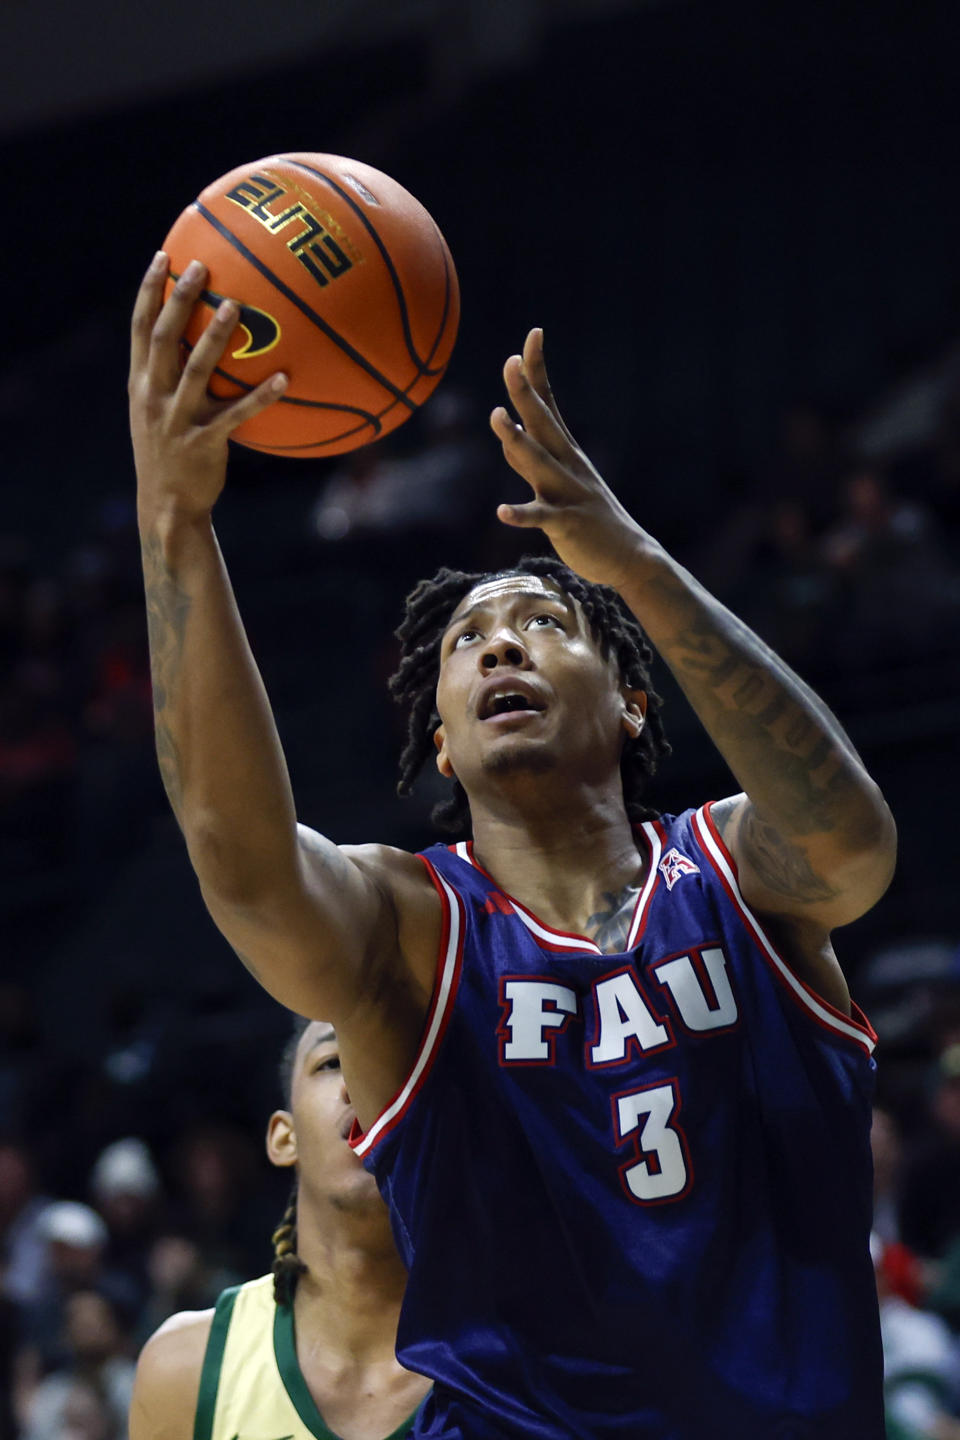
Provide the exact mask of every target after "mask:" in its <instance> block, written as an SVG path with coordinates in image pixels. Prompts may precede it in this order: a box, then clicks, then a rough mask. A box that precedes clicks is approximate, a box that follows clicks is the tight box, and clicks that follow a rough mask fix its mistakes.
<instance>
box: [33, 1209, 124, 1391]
mask: <svg viewBox="0 0 960 1440" xmlns="http://www.w3.org/2000/svg"><path fill="white" fill-rule="evenodd" d="M39 1232H40V1235H41V1236H42V1238H43V1240H44V1241H45V1242H46V1266H45V1270H44V1273H43V1275H42V1277H41V1279H40V1283H39V1285H38V1287H37V1289H36V1290H35V1291H34V1292H33V1293H31V1294H30V1295H28V1296H27V1297H26V1298H25V1299H24V1301H23V1302H22V1305H21V1314H22V1317H23V1336H24V1341H25V1343H26V1346H27V1348H28V1351H29V1352H30V1354H31V1356H32V1364H33V1367H34V1370H35V1373H37V1374H41V1373H43V1372H45V1371H47V1370H50V1369H53V1368H55V1367H57V1366H59V1365H62V1364H63V1363H64V1359H65V1356H64V1350H63V1344H64V1340H63V1337H64V1334H65V1328H66V1315H67V1310H68V1306H69V1302H70V1300H71V1297H72V1296H74V1295H75V1294H77V1293H78V1292H80V1291H91V1290H96V1291H97V1292H98V1293H100V1294H102V1295H103V1297H104V1300H105V1301H107V1300H109V1302H110V1303H111V1304H113V1305H114V1306H117V1307H120V1308H121V1309H123V1311H124V1312H125V1313H126V1314H130V1315H133V1314H134V1313H135V1307H136V1303H137V1292H136V1288H135V1286H133V1285H132V1284H131V1283H130V1282H129V1281H128V1280H127V1278H126V1277H125V1276H124V1275H123V1273H122V1272H120V1271H117V1270H114V1269H111V1268H109V1267H108V1266H107V1265H106V1263H105V1261H106V1249H107V1241H108V1239H109V1234H108V1231H107V1227H106V1225H105V1224H104V1222H103V1220H101V1218H100V1216H99V1215H98V1214H97V1212H96V1211H95V1210H92V1209H91V1208H90V1206H89V1205H82V1204H80V1203H79V1202H78V1201H75V1200H57V1201H54V1202H53V1203H52V1204H49V1205H47V1207H46V1209H45V1210H44V1211H43V1213H42V1214H41V1216H40V1220H39Z"/></svg>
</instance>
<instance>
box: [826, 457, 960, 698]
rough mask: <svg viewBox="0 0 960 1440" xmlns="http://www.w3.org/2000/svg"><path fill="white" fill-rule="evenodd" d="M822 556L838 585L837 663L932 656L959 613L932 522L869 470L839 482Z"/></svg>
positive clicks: (953, 580) (952, 577) (953, 579)
mask: <svg viewBox="0 0 960 1440" xmlns="http://www.w3.org/2000/svg"><path fill="white" fill-rule="evenodd" d="M842 501H843V509H842V511H841V514H840V516H839V518H838V519H837V520H836V522H835V523H834V524H833V525H832V526H831V527H830V529H829V530H828V531H827V533H826V535H825V537H824V540H823V557H824V560H825V562H826V564H827V566H828V568H829V569H831V570H832V571H833V572H834V573H835V574H836V576H837V578H838V580H839V581H840V582H841V584H842V586H843V591H842V595H843V609H842V614H841V616H840V624H839V632H838V637H837V658H838V659H839V660H840V661H841V663H842V664H843V665H845V666H852V667H853V668H855V669H859V670H863V669H867V668H869V667H871V666H876V665H877V664H878V663H881V662H882V661H883V660H884V658H885V657H888V656H890V655H891V654H896V653H898V652H899V653H903V652H907V653H909V654H911V655H920V656H924V655H932V654H935V653H937V651H938V650H939V649H941V648H942V646H943V644H944V642H945V640H946V639H947V638H948V637H949V636H950V635H951V632H952V626H953V625H954V623H955V621H956V618H957V616H958V614H960V588H958V580H957V575H956V574H955V572H954V571H953V569H952V568H951V567H950V565H949V564H948V561H947V557H946V555H945V553H944V549H943V546H942V544H941V541H940V537H939V534H938V532H937V528H936V525H935V522H934V520H933V517H932V515H931V514H930V513H929V511H927V510H925V509H924V508H923V507H922V506H920V505H917V504H915V503H913V502H912V501H910V502H908V501H905V500H902V499H900V498H899V497H897V496H895V495H893V494H892V493H891V491H890V488H889V485H888V482H887V479H886V476H885V475H884V473H883V472H882V471H881V470H880V469H879V468H877V467H874V466H869V465H861V466H859V467H857V468H856V469H855V470H854V471H853V472H852V473H851V474H850V475H849V476H848V477H847V479H846V481H845V483H844V486H843V491H842Z"/></svg>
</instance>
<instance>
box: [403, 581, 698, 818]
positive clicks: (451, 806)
mask: <svg viewBox="0 0 960 1440" xmlns="http://www.w3.org/2000/svg"><path fill="white" fill-rule="evenodd" d="M506 575H545V576H547V577H548V578H549V579H551V580H554V581H556V583H557V584H558V585H559V586H560V588H561V589H562V590H563V591H564V592H565V593H566V594H567V595H569V596H570V598H571V599H573V600H577V601H578V602H579V604H580V606H581V608H582V610H583V613H584V614H585V616H586V617H587V621H588V623H589V625H590V629H591V631H592V632H593V635H594V638H595V639H596V641H597V643H598V644H599V646H600V650H601V653H602V654H603V655H604V656H605V657H606V658H608V659H610V658H612V659H613V660H614V661H615V662H616V665H617V668H618V670H619V672H620V678H621V680H622V682H623V683H624V685H627V686H629V688H630V689H631V690H645V691H646V692H647V716H646V722H645V724H644V726H643V729H642V730H641V731H640V734H639V735H638V736H636V738H633V739H629V740H627V742H626V743H625V745H624V747H623V754H622V756H621V760H620V774H621V777H622V780H623V798H624V803H625V805H626V810H627V814H628V816H629V817H630V819H631V820H632V821H633V822H634V823H636V822H638V821H640V820H647V819H650V818H651V816H652V815H653V814H654V812H653V811H651V810H650V808H649V807H648V806H647V805H646V803H645V802H644V799H643V795H644V793H645V791H646V788H647V785H648V783H649V781H650V779H651V778H652V776H653V775H654V773H655V772H656V769H657V765H658V764H659V762H660V760H661V759H662V758H663V757H664V756H665V755H669V753H670V746H669V744H668V743H667V739H666V736H665V735H664V732H663V725H662V722H661V719H660V706H661V704H662V702H661V699H660V696H659V695H657V694H656V693H655V692H654V691H653V690H652V689H651V686H650V673H649V666H650V662H651V661H652V659H653V652H652V651H651V649H650V645H649V642H648V641H647V638H646V636H645V635H644V633H643V631H642V630H641V628H640V626H639V625H638V624H637V621H636V620H635V619H634V617H633V615H632V614H631V613H630V611H629V610H628V609H627V607H626V606H625V605H624V603H623V601H622V600H621V599H620V596H619V595H618V594H617V592H616V591H615V590H611V589H610V588H609V587H608V586H606V585H594V584H592V583H591V582H590V581H588V580H582V579H581V578H580V576H579V575H577V574H575V572H574V571H573V570H571V569H570V568H569V567H568V566H566V565H564V564H563V562H562V561H561V560H557V559H556V558H555V557H553V556H551V555H529V556H525V557H524V558H523V559H522V560H521V561H520V562H519V564H517V565H515V566H514V567H512V568H511V569H509V570H500V571H497V572H496V573H495V574H493V575H470V574H466V573H465V572H464V571H462V570H448V569H446V568H444V569H442V570H439V571H438V572H437V574H436V575H435V576H434V577H433V579H432V580H421V581H420V582H419V584H418V585H416V586H415V587H414V589H413V590H412V591H411V592H410V594H409V595H408V596H407V601H406V609H405V611H404V617H403V621H402V623H401V624H400V626H399V628H398V630H397V631H396V636H397V639H398V640H399V641H400V664H399V665H398V667H397V670H396V673H395V674H394V675H393V676H392V677H391V679H390V693H391V695H392V696H393V698H394V700H396V701H397V703H398V704H400V705H403V706H405V707H406V709H407V735H406V744H405V746H404V749H403V753H402V755H401V756H400V780H399V783H398V785H397V794H398V795H409V793H410V790H411V789H412V787H413V782H414V780H415V779H416V777H417V775H418V774H419V773H420V770H421V769H422V767H423V765H424V762H425V761H426V760H427V758H428V757H429V756H430V755H432V754H433V753H434V746H433V733H434V731H435V730H436V728H437V726H438V725H439V724H440V716H439V715H438V714H437V708H436V691H437V679H438V676H439V673H440V642H441V640H442V638H443V633H444V631H445V630H446V628H447V625H448V624H449V622H450V616H451V615H452V614H453V612H454V610H455V609H456V607H457V605H459V603H460V601H461V600H462V599H463V597H464V596H465V595H466V594H468V593H469V591H471V590H472V589H473V588H474V586H475V585H479V584H481V583H482V582H483V581H485V580H493V579H499V578H500V577H502V576H506ZM432 819H433V822H434V824H435V825H437V826H438V827H439V828H440V829H442V830H446V831H450V832H454V833H461V834H462V833H463V832H464V831H467V830H469V828H470V807H469V804H468V801H467V796H466V792H465V791H464V789H463V786H462V785H461V784H460V782H459V781H458V780H454V781H453V787H452V794H451V795H450V797H449V798H448V799H446V800H443V801H441V802H440V803H439V804H438V805H436V806H434V810H433V815H432Z"/></svg>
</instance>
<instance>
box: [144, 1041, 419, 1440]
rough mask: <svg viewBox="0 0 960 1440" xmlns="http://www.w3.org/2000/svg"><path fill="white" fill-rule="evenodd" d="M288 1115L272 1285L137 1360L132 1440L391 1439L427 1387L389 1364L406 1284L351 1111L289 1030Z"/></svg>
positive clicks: (334, 1066) (178, 1328)
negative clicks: (357, 1146)
mask: <svg viewBox="0 0 960 1440" xmlns="http://www.w3.org/2000/svg"><path fill="white" fill-rule="evenodd" d="M281 1080H282V1084H283V1090H284V1094H285V1097H286V1108H285V1109H283V1110H276V1111H274V1113H273V1114H272V1115H271V1117H270V1123H269V1125H268V1127H267V1153H268V1155H269V1156H270V1159H271V1161H272V1162H273V1164H274V1165H280V1166H295V1167H296V1180H295V1182H294V1189H293V1194H292V1196H291V1199H290V1204H289V1206H288V1208H287V1212H286V1214H285V1215H284V1217H283V1220H282V1221H281V1224H280V1226H279V1228H278V1229H277V1231H276V1233H275V1234H274V1237H273V1241H274V1251H275V1257H276V1258H275V1260H274V1266H273V1274H272V1275H264V1276H263V1277H262V1278H261V1279H259V1280H252V1281H250V1282H249V1283H248V1284H246V1285H240V1286H237V1287H235V1288H234V1289H231V1290H225V1291H224V1293H223V1294H222V1295H221V1296H220V1299H219V1300H218V1301H217V1305H216V1308H215V1309H214V1310H203V1311H196V1312H185V1313H183V1314H181V1315H173V1316H171V1318H170V1319H169V1320H167V1321H166V1322H165V1323H164V1324H163V1325H162V1326H161V1327H160V1329H159V1330H158V1331H157V1332H156V1334H155V1335H153V1336H151V1338H150V1339H149V1340H148V1341H147V1343H146V1345H145V1346H144V1348H143V1351H142V1352H141V1355H140V1359H139V1361H138V1362H137V1375H136V1384H135V1388H134V1394H133V1405H132V1408H131V1412H130V1440H232V1437H235V1436H238V1435H239V1436H244V1437H249V1436H254V1437H261V1440H267V1437H273V1436H281V1435H282V1436H284V1437H285V1440H311V1437H313V1440H338V1437H339V1440H384V1436H386V1437H388V1440H401V1437H402V1436H404V1435H407V1434H409V1432H410V1426H411V1424H412V1423H413V1412H414V1411H415V1410H416V1409H417V1407H418V1405H419V1404H420V1402H421V1401H422V1399H423V1397H424V1395H425V1394H426V1392H427V1390H428V1389H429V1381H427V1380H424V1379H423V1378H422V1377H421V1376H419V1375H411V1374H410V1373H409V1371H407V1370H404V1369H402V1368H401V1366H400V1365H398V1364H397V1361H396V1359H395V1357H394V1353H393V1351H394V1338H395V1335H396V1328H397V1317H398V1315H399V1313H400V1300H401V1297H402V1295H403V1287H404V1281H405V1279H406V1276H405V1274H404V1270H403V1266H402V1265H401V1263H400V1260H399V1258H398V1256H397V1252H396V1248H395V1246H394V1244H393V1240H392V1237H391V1234H390V1226H389V1222H388V1219H387V1212H386V1210H385V1208H384V1205H383V1202H382V1200H381V1199H380V1196H379V1195H378V1194H377V1189H376V1185H375V1184H374V1182H373V1180H372V1179H371V1178H370V1176H369V1175H368V1174H367V1173H366V1171H365V1170H363V1168H362V1167H361V1166H360V1164H359V1163H358V1161H357V1160H356V1159H355V1158H354V1156H353V1154H352V1153H351V1151H350V1147H349V1145H347V1143H346V1133H347V1131H348V1129H349V1127H350V1125H351V1123H352V1121H353V1111H352V1109H351V1107H350V1102H349V1099H348V1097H347V1094H346V1090H345V1088H344V1085H343V1083H342V1080H341V1076H340V1060H339V1055H338V1051H337V1040H336V1036H335V1035H334V1032H333V1030H332V1028H331V1027H330V1026H329V1025H327V1024H325V1023H323V1022H316V1021H312V1022H303V1023H302V1024H299V1025H298V1026H297V1028H296V1029H295V1032H294V1035H293V1037H292V1039H291V1041H290V1043H289V1044H288V1046H287V1049H286V1051H285V1053H284V1057H283V1061H282V1063H281Z"/></svg>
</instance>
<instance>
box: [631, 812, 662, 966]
mask: <svg viewBox="0 0 960 1440" xmlns="http://www.w3.org/2000/svg"><path fill="white" fill-rule="evenodd" d="M640 829H641V830H642V831H643V833H644V835H646V837H647V845H648V847H649V851H650V868H649V871H648V873H647V878H646V881H645V882H644V886H643V890H642V891H641V893H640V898H639V900H638V901H637V908H636V910H634V912H633V923H632V924H631V926H630V930H629V932H628V934H627V944H626V947H625V948H626V950H632V949H633V947H634V946H635V945H636V943H637V939H638V937H639V935H640V931H641V929H642V928H643V924H644V921H645V920H646V918H647V909H648V907H649V905H650V897H651V895H652V894H653V892H654V890H655V888H656V884H657V880H658V878H659V876H660V870H659V865H660V851H661V850H662V849H663V842H662V840H661V838H660V832H659V830H658V829H657V827H656V825H654V823H653V821H652V820H644V822H643V824H642V825H641V826H640Z"/></svg>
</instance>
